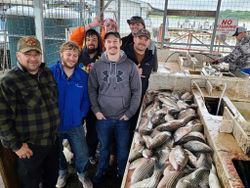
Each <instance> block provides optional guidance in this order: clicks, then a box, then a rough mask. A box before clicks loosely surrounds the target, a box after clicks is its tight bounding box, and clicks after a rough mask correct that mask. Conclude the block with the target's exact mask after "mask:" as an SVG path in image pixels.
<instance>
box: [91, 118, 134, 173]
mask: <svg viewBox="0 0 250 188" xmlns="http://www.w3.org/2000/svg"><path fill="white" fill-rule="evenodd" d="M96 131H97V135H98V139H99V141H100V143H101V151H100V159H99V162H98V166H97V171H96V174H95V176H99V177H101V176H102V175H103V174H104V173H105V172H106V170H107V168H108V162H109V155H110V148H111V147H110V145H111V144H112V141H113V137H112V135H114V138H115V145H116V155H117V164H118V176H120V177H123V174H124V171H125V167H126V163H127V159H128V154H129V135H130V134H129V121H121V120H116V119H107V120H97V122H96Z"/></svg>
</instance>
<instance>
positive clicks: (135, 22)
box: [121, 16, 158, 72]
mask: <svg viewBox="0 0 250 188" xmlns="http://www.w3.org/2000/svg"><path fill="white" fill-rule="evenodd" d="M127 23H128V24H129V28H130V30H131V33H130V34H129V35H127V36H125V37H123V38H122V46H121V49H122V50H124V51H125V50H126V48H128V46H129V45H130V44H131V43H133V42H134V40H133V38H134V35H135V34H136V33H137V32H138V31H139V30H141V29H145V28H146V25H145V22H144V20H143V18H142V17H140V16H132V17H131V18H130V19H129V20H127ZM148 49H149V51H150V52H151V53H152V54H153V56H154V67H153V71H154V72H157V69H158V59H157V48H156V45H155V44H154V42H153V41H151V42H150V44H149V46H148Z"/></svg>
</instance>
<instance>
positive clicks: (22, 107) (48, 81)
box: [0, 64, 60, 151]
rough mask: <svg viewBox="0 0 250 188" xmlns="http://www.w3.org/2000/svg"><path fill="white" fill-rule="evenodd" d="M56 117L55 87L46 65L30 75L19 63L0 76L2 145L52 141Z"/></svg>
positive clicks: (57, 115)
mask: <svg viewBox="0 0 250 188" xmlns="http://www.w3.org/2000/svg"><path fill="white" fill-rule="evenodd" d="M18 65H19V64H18ZM59 121H60V118H59V110H58V100H57V87H56V83H55V80H54V78H53V77H52V74H51V73H50V71H49V69H48V68H46V67H44V66H41V67H40V69H39V72H38V74H37V75H31V74H29V73H28V72H27V71H26V70H24V69H23V68H22V67H21V66H20V65H19V66H18V67H16V68H14V69H13V70H11V71H10V72H8V73H7V74H6V75H5V76H4V77H3V78H2V79H1V82H0V140H1V142H2V144H3V145H4V146H5V147H7V148H10V149H12V150H13V151H16V150H18V149H20V148H21V146H22V143H24V142H27V143H32V144H36V145H42V146H46V145H51V144H54V142H55V139H56V135H57V128H58V125H59Z"/></svg>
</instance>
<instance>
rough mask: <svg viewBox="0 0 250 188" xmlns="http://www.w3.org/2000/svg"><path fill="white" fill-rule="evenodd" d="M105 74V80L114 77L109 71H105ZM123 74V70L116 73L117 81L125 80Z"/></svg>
mask: <svg viewBox="0 0 250 188" xmlns="http://www.w3.org/2000/svg"><path fill="white" fill-rule="evenodd" d="M102 73H103V74H104V78H103V81H105V82H108V80H109V79H110V78H112V77H114V76H113V75H110V74H109V72H108V71H103V72H102ZM122 75H123V72H122V71H120V70H119V71H117V74H116V82H117V83H119V82H121V81H122V80H123V78H122Z"/></svg>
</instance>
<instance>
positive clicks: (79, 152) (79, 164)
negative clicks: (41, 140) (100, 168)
mask: <svg viewBox="0 0 250 188" xmlns="http://www.w3.org/2000/svg"><path fill="white" fill-rule="evenodd" d="M65 138H67V139H68V141H69V144H70V147H71V150H72V152H73V154H74V162H75V167H76V171H77V173H78V174H79V175H84V174H85V171H86V169H87V163H88V147H87V144H86V138H85V132H84V128H83V126H82V125H80V126H79V127H75V128H72V129H70V130H68V131H66V132H61V133H60V134H59V143H60V157H59V176H62V175H66V173H67V168H68V164H67V161H66V158H65V156H64V154H63V145H62V141H63V139H65Z"/></svg>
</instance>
